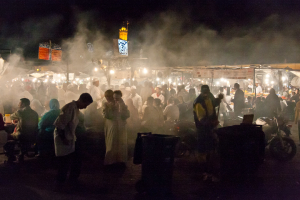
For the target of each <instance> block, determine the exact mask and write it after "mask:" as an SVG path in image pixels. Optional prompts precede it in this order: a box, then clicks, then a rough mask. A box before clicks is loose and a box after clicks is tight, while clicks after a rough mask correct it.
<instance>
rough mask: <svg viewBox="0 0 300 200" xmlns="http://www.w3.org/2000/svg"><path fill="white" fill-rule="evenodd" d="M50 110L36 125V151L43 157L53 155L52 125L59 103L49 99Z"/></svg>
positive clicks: (58, 110) (57, 114)
mask: <svg viewBox="0 0 300 200" xmlns="http://www.w3.org/2000/svg"><path fill="white" fill-rule="evenodd" d="M49 107H50V110H49V111H48V112H46V113H45V114H44V115H43V117H42V118H41V120H40V122H39V124H38V129H39V133H38V150H39V155H40V156H44V155H48V154H51V153H53V155H54V138H53V132H54V129H55V126H54V125H53V124H54V122H55V120H56V118H57V117H58V116H59V114H60V109H59V108H60V107H59V102H58V100H57V99H51V100H50V102H49Z"/></svg>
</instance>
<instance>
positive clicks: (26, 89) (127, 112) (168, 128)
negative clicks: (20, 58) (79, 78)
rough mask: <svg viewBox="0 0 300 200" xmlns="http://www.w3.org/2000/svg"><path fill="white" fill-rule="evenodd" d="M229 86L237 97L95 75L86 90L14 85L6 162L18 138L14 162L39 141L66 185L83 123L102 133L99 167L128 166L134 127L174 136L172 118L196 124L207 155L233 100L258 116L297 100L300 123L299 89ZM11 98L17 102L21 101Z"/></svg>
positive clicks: (76, 170)
mask: <svg viewBox="0 0 300 200" xmlns="http://www.w3.org/2000/svg"><path fill="white" fill-rule="evenodd" d="M113 89H114V90H113ZM233 89H234V90H235V95H234V98H233V99H232V98H231V96H230V92H229V93H228V88H227V87H220V88H219V92H218V93H216V94H215V96H214V95H213V94H212V92H211V91H210V88H209V86H207V85H198V86H196V87H190V89H189V90H188V91H187V90H186V87H185V86H184V85H179V86H177V88H174V86H173V85H172V84H170V85H169V87H168V85H157V86H156V87H155V88H154V87H153V85H152V83H151V82H147V81H145V82H144V83H143V86H141V85H139V84H138V83H137V82H136V81H134V82H133V83H132V85H131V86H130V85H129V83H124V84H121V85H120V86H118V87H116V88H105V87H104V86H101V87H100V83H99V80H98V79H94V80H93V81H92V84H91V86H90V87H88V88H86V86H85V85H80V86H76V85H71V84H70V85H67V84H63V85H62V87H55V86H54V85H51V84H50V85H48V86H45V85H44V84H41V85H40V86H39V87H37V88H34V87H32V86H31V85H24V86H23V88H21V87H17V86H13V87H12V89H11V90H10V91H9V92H7V93H5V94H4V96H5V98H3V100H2V102H1V103H0V104H1V105H0V107H1V109H2V110H1V111H0V112H1V113H2V114H11V115H10V118H11V119H12V120H15V124H16V127H15V129H14V130H13V132H12V133H11V134H9V136H8V139H9V140H10V141H9V142H8V143H7V144H6V145H5V149H6V154H7V156H8V158H9V161H11V162H13V161H15V159H16V158H15V156H14V155H13V152H14V151H13V149H14V145H15V144H16V141H19V142H20V144H21V152H20V155H19V156H18V160H19V161H23V160H24V155H25V154H26V152H27V151H28V148H29V146H30V145H31V144H32V141H37V147H38V148H37V151H38V156H40V157H47V156H52V155H54V153H55V155H56V156H57V158H58V159H57V160H58V163H59V169H58V175H57V183H59V184H63V183H64V182H65V180H66V178H67V172H68V169H69V166H71V169H70V179H72V180H73V181H76V180H77V179H78V177H79V174H80V166H81V160H80V156H79V153H78V151H79V150H78V149H80V146H81V145H80V143H81V139H80V138H81V137H82V135H84V133H85V132H86V128H94V129H96V130H97V131H99V132H103V133H104V136H105V146H106V153H105V159H104V165H105V166H107V167H111V166H116V165H117V166H120V167H125V166H126V162H127V160H128V147H129V146H130V145H131V146H132V145H134V142H135V139H136V136H137V133H138V132H152V133H156V134H170V135H172V134H174V132H173V128H174V121H176V120H185V121H190V122H195V127H196V129H197V144H198V148H197V149H198V155H199V156H200V157H202V158H204V157H205V158H207V157H210V156H209V152H210V151H212V150H213V149H214V140H215V138H214V137H213V135H212V134H210V133H211V132H212V130H213V129H214V128H215V127H216V126H217V125H218V124H219V117H220V116H221V115H222V116H223V118H224V119H226V116H227V113H228V111H232V108H231V107H230V104H231V102H233V104H234V106H233V110H234V113H235V115H236V116H237V115H241V114H242V113H243V109H244V108H250V109H252V108H253V109H254V110H255V111H254V113H255V115H256V117H260V116H269V117H271V116H275V115H277V114H279V112H282V111H289V110H292V108H290V107H292V106H294V107H296V108H297V112H296V119H295V121H296V122H298V116H299V114H298V113H299V112H300V103H299V102H300V101H299V99H300V98H299V90H297V94H295V95H294V96H292V97H291V98H290V99H289V101H285V100H282V99H280V98H279V97H278V96H277V95H276V93H275V90H274V89H270V94H269V95H268V96H267V97H266V98H265V99H264V97H257V98H256V99H252V98H251V97H247V98H246V99H245V97H244V92H243V91H242V90H241V89H240V86H239V84H237V83H236V84H234V88H233ZM16 99H19V100H20V102H19V104H18V107H16V105H17V103H16V104H15V102H16ZM266 105H267V106H266ZM85 108H86V109H85ZM80 109H83V110H82V111H79V110H80ZM218 114H220V116H218ZM0 125H1V124H0ZM1 127H2V126H1ZM1 127H0V128H1ZM2 128H3V127H2Z"/></svg>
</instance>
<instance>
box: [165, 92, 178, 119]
mask: <svg viewBox="0 0 300 200" xmlns="http://www.w3.org/2000/svg"><path fill="white" fill-rule="evenodd" d="M163 114H164V117H165V118H166V120H167V121H174V120H178V119H179V108H178V106H176V105H174V98H173V97H171V98H169V99H168V105H167V106H166V108H165V110H164V112H163Z"/></svg>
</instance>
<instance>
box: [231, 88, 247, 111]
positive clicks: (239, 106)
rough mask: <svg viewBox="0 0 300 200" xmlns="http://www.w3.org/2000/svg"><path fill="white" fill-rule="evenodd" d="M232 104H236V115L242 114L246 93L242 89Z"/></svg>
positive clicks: (236, 93)
mask: <svg viewBox="0 0 300 200" xmlns="http://www.w3.org/2000/svg"><path fill="white" fill-rule="evenodd" d="M232 102H233V103H234V106H233V109H234V112H235V113H236V114H240V113H241V112H242V109H243V108H244V107H245V97H244V92H243V91H242V90H241V89H237V90H236V92H235V94H234V99H233V100H232Z"/></svg>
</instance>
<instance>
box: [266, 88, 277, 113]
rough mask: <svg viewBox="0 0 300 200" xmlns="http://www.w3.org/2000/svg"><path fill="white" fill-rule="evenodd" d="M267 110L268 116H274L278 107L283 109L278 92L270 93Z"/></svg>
mask: <svg viewBox="0 0 300 200" xmlns="http://www.w3.org/2000/svg"><path fill="white" fill-rule="evenodd" d="M265 105H266V111H267V113H266V114H267V116H268V117H274V115H276V114H277V109H278V110H281V106H280V100H279V98H278V96H277V95H276V94H271V93H270V94H269V95H268V96H267V98H266V100H265Z"/></svg>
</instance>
